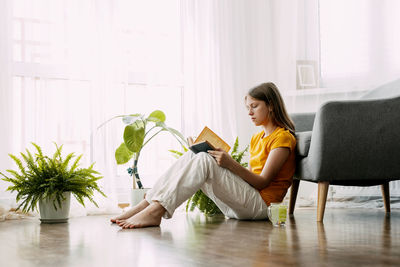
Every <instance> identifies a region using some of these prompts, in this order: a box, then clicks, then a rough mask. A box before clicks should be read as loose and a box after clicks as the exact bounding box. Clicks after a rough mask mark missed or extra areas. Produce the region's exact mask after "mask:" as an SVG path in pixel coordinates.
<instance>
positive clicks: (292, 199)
mask: <svg viewBox="0 0 400 267" xmlns="http://www.w3.org/2000/svg"><path fill="white" fill-rule="evenodd" d="M299 185H300V180H297V179H293V183H292V187H291V189H290V200H289V214H293V212H294V206H295V205H296V199H297V192H298V191H299Z"/></svg>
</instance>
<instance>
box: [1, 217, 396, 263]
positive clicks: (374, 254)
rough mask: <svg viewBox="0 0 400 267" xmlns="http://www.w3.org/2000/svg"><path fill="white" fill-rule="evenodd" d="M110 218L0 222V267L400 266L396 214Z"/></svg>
mask: <svg viewBox="0 0 400 267" xmlns="http://www.w3.org/2000/svg"><path fill="white" fill-rule="evenodd" d="M108 217H109V216H88V217H79V218H71V219H70V221H69V223H64V224H53V225H48V224H40V222H39V221H38V219H24V220H15V221H5V222H0V266H7V267H8V266H56V267H62V266H74V267H75V266H85V267H86V266H96V267H99V266H115V267H117V266H146V267H147V266H264V265H265V266H297V265H299V266H399V264H400V211H399V210H394V211H392V214H391V215H390V216H385V213H384V211H383V210H366V209H344V210H343V209H327V210H326V212H325V219H324V224H321V223H317V222H316V210H315V209H298V210H296V211H295V215H294V217H293V218H290V219H289V221H288V222H287V226H286V227H284V228H274V227H273V226H272V225H271V224H270V223H269V222H267V221H257V222H252V221H237V220H233V219H225V218H224V217H223V216H216V217H213V218H206V217H204V216H203V215H200V214H195V213H191V214H186V213H183V212H178V213H176V214H175V215H174V217H173V218H172V219H170V220H163V222H162V224H161V226H160V227H156V228H146V229H135V230H121V229H120V228H119V227H118V226H116V225H111V224H110V223H109V222H108Z"/></svg>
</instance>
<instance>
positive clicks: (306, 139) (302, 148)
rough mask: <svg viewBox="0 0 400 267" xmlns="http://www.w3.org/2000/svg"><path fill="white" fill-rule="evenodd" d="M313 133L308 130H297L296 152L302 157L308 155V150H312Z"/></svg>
mask: <svg viewBox="0 0 400 267" xmlns="http://www.w3.org/2000/svg"><path fill="white" fill-rule="evenodd" d="M311 133H312V131H307V132H296V139H297V145H296V154H297V155H299V156H302V157H307V155H308V151H309V150H310V143H311Z"/></svg>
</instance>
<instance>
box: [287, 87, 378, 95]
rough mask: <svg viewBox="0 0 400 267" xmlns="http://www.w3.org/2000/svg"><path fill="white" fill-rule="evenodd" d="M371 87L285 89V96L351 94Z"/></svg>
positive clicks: (365, 90)
mask: <svg viewBox="0 0 400 267" xmlns="http://www.w3.org/2000/svg"><path fill="white" fill-rule="evenodd" d="M370 89H371V88H352V89H346V88H313V89H298V90H288V91H283V92H282V95H283V96H307V95H326V94H338V93H341V94H349V93H357V92H359V93H361V92H367V91H369V90H370Z"/></svg>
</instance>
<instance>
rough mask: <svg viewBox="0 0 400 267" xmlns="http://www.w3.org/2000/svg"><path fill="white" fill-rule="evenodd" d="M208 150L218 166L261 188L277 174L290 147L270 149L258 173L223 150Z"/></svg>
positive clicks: (286, 157)
mask: <svg viewBox="0 0 400 267" xmlns="http://www.w3.org/2000/svg"><path fill="white" fill-rule="evenodd" d="M208 152H209V153H210V154H211V155H212V156H213V157H214V158H215V160H216V161H217V163H218V165H219V166H221V167H223V168H227V169H228V170H230V171H231V172H233V173H234V174H236V175H238V176H240V177H241V178H242V179H243V180H245V181H246V182H247V183H249V184H250V185H252V186H253V187H254V188H256V189H258V190H261V189H263V188H265V187H267V186H268V185H269V183H270V182H271V181H272V179H273V178H274V177H275V176H276V175H277V174H278V172H279V171H280V169H281V168H282V166H283V164H284V163H285V162H286V160H287V159H288V157H289V154H290V149H289V148H286V147H278V148H275V149H273V150H271V152H270V153H269V155H268V159H267V161H266V162H265V165H264V168H263V170H262V171H261V174H260V175H258V174H255V173H253V172H251V171H250V170H249V169H246V168H245V167H243V166H241V165H240V164H239V163H238V162H236V161H235V160H234V159H233V158H232V157H231V156H230V155H229V154H228V153H226V152H225V151H222V150H212V151H208Z"/></svg>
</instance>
